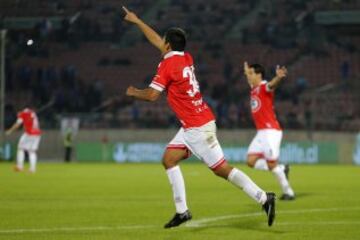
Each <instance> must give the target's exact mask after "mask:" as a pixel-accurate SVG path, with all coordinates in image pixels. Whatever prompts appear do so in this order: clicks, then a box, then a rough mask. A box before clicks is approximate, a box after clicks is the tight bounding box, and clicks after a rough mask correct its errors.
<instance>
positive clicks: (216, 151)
mask: <svg viewBox="0 0 360 240" xmlns="http://www.w3.org/2000/svg"><path fill="white" fill-rule="evenodd" d="M167 148H168V149H186V150H188V151H190V152H191V153H193V154H194V155H195V156H196V157H197V158H199V159H201V160H202V161H204V162H205V163H206V165H208V167H209V168H211V169H213V170H214V169H216V168H217V167H219V166H221V165H222V164H223V163H224V162H225V158H224V153H223V151H222V149H221V146H220V144H219V141H218V140H217V137H216V124H215V122H214V121H211V122H209V123H207V124H205V125H203V126H201V127H196V128H188V129H183V128H180V130H179V131H178V133H177V134H176V135H175V137H174V138H173V139H172V140H171V141H170V143H169V144H168V146H167Z"/></svg>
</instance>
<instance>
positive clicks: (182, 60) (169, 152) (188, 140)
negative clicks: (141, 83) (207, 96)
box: [124, 7, 275, 228]
mask: <svg viewBox="0 0 360 240" xmlns="http://www.w3.org/2000/svg"><path fill="white" fill-rule="evenodd" d="M124 11H125V12H126V16H125V20H127V21H128V22H131V23H134V24H135V25H137V26H138V27H139V28H140V30H141V31H142V32H143V33H144V35H145V36H146V38H147V39H148V40H149V41H150V43H152V44H153V45H154V46H155V47H157V48H158V49H159V50H160V51H161V53H162V56H163V60H162V61H161V63H160V64H159V66H158V70H157V74H156V75H155V77H154V78H153V80H152V83H151V84H150V86H149V87H148V88H146V89H137V88H135V87H133V86H130V87H128V89H127V91H126V95H127V96H131V97H134V98H136V99H140V100H144V101H155V100H157V99H158V98H159V96H160V95H161V93H162V92H163V91H165V92H166V93H167V101H168V104H169V106H170V108H171V109H172V110H173V111H174V112H175V114H176V116H177V118H178V119H179V121H180V122H181V125H182V127H181V128H180V130H179V131H178V133H177V134H176V135H175V137H174V138H173V139H172V140H171V141H170V143H169V144H168V146H167V148H166V151H165V153H164V156H163V159H162V162H163V165H164V167H165V169H166V173H167V175H168V178H169V181H170V184H171V186H172V191H173V198H174V202H175V208H176V213H175V215H174V217H173V218H172V219H171V220H170V221H169V222H168V223H167V224H165V226H164V227H165V228H171V227H176V226H178V225H180V224H181V223H183V222H186V221H188V220H190V219H191V218H192V216H191V213H190V211H189V209H188V206H187V203H186V194H185V184H184V179H183V176H182V173H181V170H180V167H179V166H178V163H179V162H180V161H181V160H183V159H186V158H188V156H189V154H190V153H193V154H195V156H197V157H198V158H199V159H201V160H202V161H204V162H205V163H206V164H207V165H208V167H209V168H210V169H211V170H212V171H213V172H214V173H215V174H216V175H217V176H219V177H222V178H224V179H227V180H228V181H230V182H231V183H233V184H234V185H235V186H237V187H239V188H241V189H243V190H244V191H245V193H246V194H248V195H249V196H250V197H251V198H252V199H254V200H255V201H256V202H258V203H259V204H261V205H262V206H263V209H264V210H265V212H266V214H267V217H268V225H269V226H271V224H272V222H273V220H274V217H275V194H274V193H266V192H264V191H263V190H262V189H260V188H259V187H258V186H257V185H256V184H255V183H254V182H253V181H252V180H251V179H250V178H249V177H248V176H247V175H246V174H245V173H243V172H242V171H240V170H239V169H236V168H234V167H231V166H230V165H229V164H228V163H227V162H226V160H225V158H224V154H223V151H222V149H221V146H220V144H219V142H218V140H217V137H216V125H215V117H214V115H213V113H212V111H211V109H210V107H209V106H208V105H207V103H206V102H205V101H204V99H203V97H202V95H201V93H200V88H199V83H198V82H197V80H196V76H195V69H194V63H193V59H192V57H191V55H190V54H189V53H186V52H184V50H185V46H186V36H185V32H184V31H183V30H182V29H180V28H170V29H169V30H167V32H166V33H165V35H164V37H163V38H161V37H160V36H159V35H158V34H157V33H156V32H155V31H154V30H153V29H151V28H150V27H149V26H148V25H146V24H145V23H144V22H143V21H142V20H141V19H139V18H138V17H137V16H136V15H135V14H134V13H133V12H130V11H129V10H127V9H126V8H125V7H124Z"/></svg>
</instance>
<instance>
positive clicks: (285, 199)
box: [280, 193, 295, 201]
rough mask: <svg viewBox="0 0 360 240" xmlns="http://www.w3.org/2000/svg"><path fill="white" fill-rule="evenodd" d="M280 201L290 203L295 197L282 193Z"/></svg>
mask: <svg viewBox="0 0 360 240" xmlns="http://www.w3.org/2000/svg"><path fill="white" fill-rule="evenodd" d="M280 200H283V201H292V200H295V196H294V195H289V194H285V193H284V194H283V195H281V197H280Z"/></svg>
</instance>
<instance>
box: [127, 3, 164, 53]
mask: <svg viewBox="0 0 360 240" xmlns="http://www.w3.org/2000/svg"><path fill="white" fill-rule="evenodd" d="M123 10H124V11H125V14H126V15H125V17H124V19H125V20H126V21H128V22H130V23H134V24H135V25H136V26H138V27H139V28H140V30H141V31H142V32H143V33H144V35H145V37H146V38H147V39H148V40H149V42H150V43H151V44H152V45H154V46H155V47H156V48H158V49H159V50H160V51H161V52H162V53H164V52H165V51H166V49H164V47H165V46H164V40H163V39H162V38H161V37H160V35H159V34H158V33H157V32H155V31H154V29H152V28H151V27H150V26H149V25H147V24H146V23H144V22H143V21H142V20H141V19H140V18H139V17H138V16H136V14H135V13H133V12H131V11H129V10H128V9H127V8H126V7H124V6H123Z"/></svg>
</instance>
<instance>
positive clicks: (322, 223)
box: [276, 221, 360, 226]
mask: <svg viewBox="0 0 360 240" xmlns="http://www.w3.org/2000/svg"><path fill="white" fill-rule="evenodd" d="M359 224H360V222H359V221H334V222H331V221H325V222H280V223H276V225H283V226H289V225H325V226H328V225H359Z"/></svg>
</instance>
